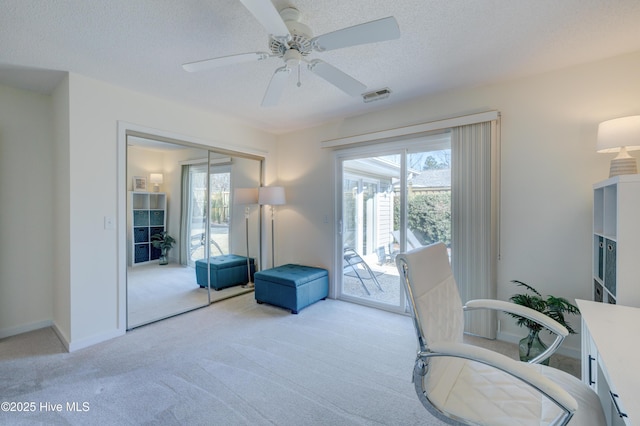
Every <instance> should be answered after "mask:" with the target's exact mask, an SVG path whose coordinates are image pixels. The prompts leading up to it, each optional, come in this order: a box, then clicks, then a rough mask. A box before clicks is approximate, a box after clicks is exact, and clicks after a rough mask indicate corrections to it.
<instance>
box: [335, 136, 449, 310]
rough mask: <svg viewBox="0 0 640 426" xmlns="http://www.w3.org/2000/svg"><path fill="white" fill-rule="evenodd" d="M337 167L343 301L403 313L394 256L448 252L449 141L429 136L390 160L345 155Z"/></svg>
mask: <svg viewBox="0 0 640 426" xmlns="http://www.w3.org/2000/svg"><path fill="white" fill-rule="evenodd" d="M338 163H339V170H340V176H341V191H339V194H340V197H339V199H338V200H337V203H338V206H340V210H341V225H342V226H341V229H340V231H341V234H340V239H339V240H340V244H339V245H340V246H341V247H339V250H340V253H341V254H342V276H341V284H340V286H339V297H340V298H342V299H345V300H350V301H355V302H358V303H363V304H367V305H372V306H376V307H380V308H383V309H387V310H392V311H405V294H404V288H403V287H402V285H401V281H400V277H399V274H398V270H397V268H396V265H395V257H396V255H397V254H398V253H399V252H402V251H405V250H411V249H413V248H417V247H420V246H422V245H426V244H431V243H433V242H436V241H443V242H445V244H447V246H449V247H450V244H451V149H450V139H449V134H448V133H445V134H438V135H432V136H425V137H422V138H420V139H416V140H412V141H408V142H406V143H405V144H403V146H402V147H401V148H395V149H393V150H389V151H387V152H378V153H371V152H366V151H362V150H358V149H353V150H348V151H347V150H345V151H344V152H342V153H341V154H339V155H338Z"/></svg>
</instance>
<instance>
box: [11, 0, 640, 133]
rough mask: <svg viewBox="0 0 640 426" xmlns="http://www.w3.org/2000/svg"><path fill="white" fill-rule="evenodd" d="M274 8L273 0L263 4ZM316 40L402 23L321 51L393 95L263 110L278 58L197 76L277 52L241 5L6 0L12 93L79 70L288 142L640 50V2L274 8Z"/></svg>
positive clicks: (305, 96) (368, 0) (402, 1)
mask: <svg viewBox="0 0 640 426" xmlns="http://www.w3.org/2000/svg"><path fill="white" fill-rule="evenodd" d="M265 1H268V0H265ZM273 3H274V4H275V6H276V7H277V8H278V9H281V8H283V7H285V6H295V7H296V8H298V9H299V10H300V12H301V14H302V17H301V21H302V22H304V23H306V24H307V25H309V26H310V27H311V29H312V30H313V32H314V35H320V34H323V33H326V32H330V31H333V30H336V29H340V28H343V27H347V26H352V25H356V24H359V23H362V22H366V21H371V20H374V19H379V18H383V17H386V16H391V15H392V16H395V18H396V19H397V21H398V24H399V26H400V32H401V37H400V38H399V39H397V40H392V41H385V42H380V43H376V44H371V45H363V46H355V47H350V48H346V49H340V50H335V51H329V52H323V53H318V52H314V53H312V54H311V55H310V58H311V59H313V58H320V59H322V60H324V61H326V62H329V63H330V64H332V65H334V66H336V67H338V68H340V69H341V70H343V71H344V72H346V73H348V74H350V75H351V76H353V77H355V78H356V79H358V80H360V81H361V82H363V83H364V84H366V85H367V88H368V90H376V89H380V88H383V87H389V88H390V89H391V90H392V94H391V96H390V97H389V98H388V99H386V100H382V101H376V102H372V103H369V104H364V103H363V102H362V99H361V98H359V97H356V98H354V97H349V96H348V95H346V94H344V93H343V92H341V91H339V90H338V89H336V88H335V87H333V86H331V85H330V84H329V83H327V82H326V81H324V80H321V79H320V78H318V77H317V76H316V75H313V74H311V73H310V72H308V71H307V70H304V69H303V71H302V74H301V83H302V84H301V87H297V85H296V79H297V76H296V75H294V73H292V75H291V79H290V82H289V84H288V86H287V87H286V89H285V91H284V93H283V96H282V98H281V100H280V103H279V104H278V106H276V107H271V108H264V107H261V106H260V102H261V100H262V97H263V94H264V91H265V89H266V87H267V85H268V83H269V80H270V78H271V75H272V74H273V72H274V70H275V69H276V68H278V67H280V66H282V61H281V60H279V59H277V58H270V59H268V60H264V61H260V62H253V63H244V64H237V65H231V66H228V67H225V68H217V69H212V70H209V71H202V72H199V73H187V72H185V71H184V70H183V69H182V67H181V64H183V63H185V62H191V61H197V60H201V59H208V58H212V57H217V56H225V55H232V54H237V53H247V52H255V51H268V46H267V41H268V34H267V32H266V30H265V29H264V28H263V27H262V26H260V25H259V23H258V22H257V21H256V19H255V18H254V17H253V15H251V14H250V13H249V11H248V10H247V9H246V8H245V7H244V6H243V5H242V4H241V3H240V1H238V0H180V1H174V0H108V1H99V0H46V1H44V0H2V1H1V2H0V83H1V84H6V85H12V86H16V87H20V88H31V89H33V90H39V91H46V90H48V89H50V88H51V87H52V86H53V85H55V84H56V83H57V82H58V81H59V80H60V78H61V77H60V73H54V74H49V73H42V72H39V71H29V72H27V71H26V70H25V69H36V70H57V71H70V72H74V73H78V74H81V75H84V76H88V77H91V78H95V79H98V80H102V81H105V82H109V83H112V84H115V85H118V86H123V87H126V88H130V89H132V90H135V91H138V92H143V93H148V94H152V95H154V96H159V97H162V98H167V99H170V100H174V101H178V102H183V103H187V104H191V105H194V106H197V107H200V108H206V109H209V110H212V111H215V112H218V113H222V114H229V115H232V116H234V117H236V118H239V119H241V120H243V121H246V122H248V123H250V124H251V125H253V126H255V127H258V128H261V129H264V130H267V131H271V132H274V133H282V132H287V131H290V130H294V129H298V128H301V127H307V126H311V125H315V124H319V123H321V122H324V121H328V120H334V119H338V118H340V117H345V116H351V115H358V114H362V113H365V112H367V111H371V110H374V109H381V108H387V107H389V106H390V105H392V104H395V103H399V102H404V101H407V100H409V99H413V98H416V97H422V96H428V95H429V94H433V93H437V92H442V91H444V90H448V89H453V88H463V87H469V86H477V85H482V84H491V83H495V82H497V81H501V80H506V79H514V78H519V77H522V76H526V75H530V74H535V73H540V72H544V71H550V70H553V69H558V68H563V67H567V66H571V65H576V64H580V63H584V62H589V61H594V60H598V59H603V58H606V57H612V56H616V55H619V54H623V53H628V52H633V51H640V24H639V23H640V1H638V0H616V1H610V0H562V1H558V0H481V1H480V0H477V1H471V0H394V1H391V0H350V1H344V0H322V1H318V0H316V1H313V0H274V1H273Z"/></svg>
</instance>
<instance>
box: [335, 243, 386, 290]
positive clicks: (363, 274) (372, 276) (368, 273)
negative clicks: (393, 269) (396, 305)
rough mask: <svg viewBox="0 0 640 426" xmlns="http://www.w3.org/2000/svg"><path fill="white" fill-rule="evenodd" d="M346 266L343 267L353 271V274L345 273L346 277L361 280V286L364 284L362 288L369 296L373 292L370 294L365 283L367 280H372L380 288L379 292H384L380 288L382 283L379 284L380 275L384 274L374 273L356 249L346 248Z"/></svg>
mask: <svg viewBox="0 0 640 426" xmlns="http://www.w3.org/2000/svg"><path fill="white" fill-rule="evenodd" d="M343 258H344V264H343V267H344V268H345V269H347V268H348V269H351V270H352V271H353V272H352V273H351V272H345V275H348V276H353V277H355V278H358V279H359V280H360V284H362V288H363V289H364V291H365V292H366V293H367V295H369V296H370V295H371V292H369V289H368V288H367V286H366V284H365V283H364V281H365V280H371V281H373V282H374V283H375V285H376V286H377V287H378V290H380V291H384V290H382V287H381V286H380V283H379V282H378V278H377V276H378V275H382V274H383V273H384V272H381V271H380V272H374V271H373V270H372V269H371V268H370V267H369V265H367V262H365V261H364V259H363V258H362V256H360V255H359V254H358V253H357V252H356V251H355V250H354V249H352V248H351V247H345V248H344V256H343Z"/></svg>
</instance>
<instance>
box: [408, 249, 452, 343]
mask: <svg viewBox="0 0 640 426" xmlns="http://www.w3.org/2000/svg"><path fill="white" fill-rule="evenodd" d="M396 265H397V267H398V271H399V272H400V276H401V277H403V281H404V283H405V288H406V289H407V295H408V297H409V302H410V304H411V307H412V309H413V314H414V319H415V322H414V323H415V326H416V332H417V333H418V339H419V340H420V339H422V342H420V345H421V348H420V349H421V350H423V349H425V348H424V347H422V346H423V345H425V346H426V347H428V342H442V341H450V342H451V341H453V342H461V341H462V334H463V331H464V313H463V310H462V301H461V300H460V294H459V293H458V287H457V284H456V281H455V279H454V278H453V272H452V271H451V266H450V264H449V256H448V253H447V247H446V246H445V245H444V244H443V243H435V244H432V245H429V246H424V247H420V248H417V249H414V250H411V251H409V252H406V253H401V254H399V255H398V256H397V257H396Z"/></svg>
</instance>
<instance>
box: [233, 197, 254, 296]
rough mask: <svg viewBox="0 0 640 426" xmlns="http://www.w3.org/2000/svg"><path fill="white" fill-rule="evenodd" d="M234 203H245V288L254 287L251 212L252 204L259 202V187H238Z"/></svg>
mask: <svg viewBox="0 0 640 426" xmlns="http://www.w3.org/2000/svg"><path fill="white" fill-rule="evenodd" d="M233 204H236V205H244V206H245V208H244V222H245V238H246V242H247V277H248V280H249V281H248V282H247V284H246V285H244V286H243V287H244V288H253V287H254V284H253V280H252V279H251V261H250V259H249V212H250V206H251V204H258V188H236V189H235V191H234V193H233Z"/></svg>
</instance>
